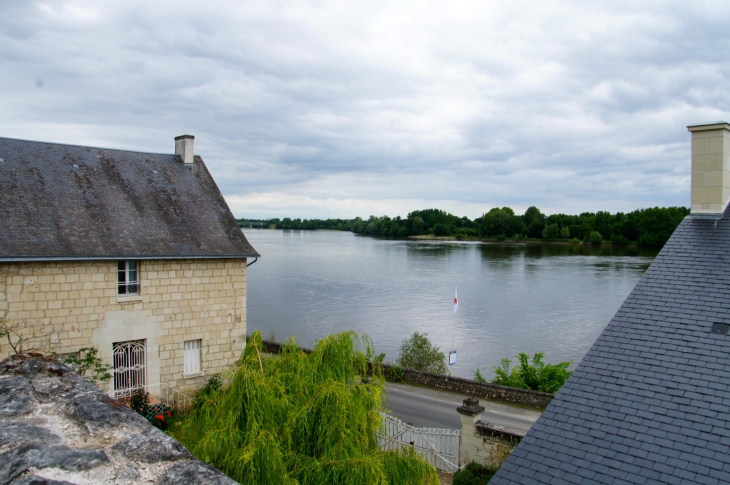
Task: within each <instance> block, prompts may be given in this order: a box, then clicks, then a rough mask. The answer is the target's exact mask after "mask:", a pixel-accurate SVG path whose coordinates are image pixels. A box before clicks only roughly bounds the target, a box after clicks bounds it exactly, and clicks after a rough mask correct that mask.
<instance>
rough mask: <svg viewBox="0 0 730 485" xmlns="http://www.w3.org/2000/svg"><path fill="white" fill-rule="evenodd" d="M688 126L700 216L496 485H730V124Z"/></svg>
mask: <svg viewBox="0 0 730 485" xmlns="http://www.w3.org/2000/svg"><path fill="white" fill-rule="evenodd" d="M688 128H689V131H690V132H691V133H692V189H691V212H690V215H689V216H687V217H686V218H685V219H684V220H683V221H682V223H681V224H680V225H679V227H678V228H677V229H676V231H675V232H674V234H673V235H672V237H671V238H670V239H669V241H668V242H667V244H666V245H665V246H664V248H663V249H662V251H661V252H660V253H659V255H658V256H657V258H656V259H655V260H654V262H653V263H652V264H651V266H650V267H649V269H648V270H647V271H646V273H645V274H644V276H643V277H642V278H641V280H639V282H638V283H637V284H636V286H635V287H634V289H633V290H632V291H631V294H630V295H629V296H628V297H627V298H626V300H625V301H624V303H623V304H622V305H621V308H620V309H619V310H618V312H617V313H616V315H614V317H613V319H611V321H610V322H609V323H608V326H606V328H605V329H604V330H603V333H601V335H600V336H599V337H598V340H596V342H595V343H594V344H593V346H592V347H591V349H590V350H589V351H588V353H587V354H586V356H585V358H584V359H583V360H582V361H581V363H580V365H579V366H578V367H577V368H576V370H575V372H574V373H573V375H572V376H571V377H570V379H569V380H568V382H567V383H566V384H565V386H564V387H563V388H562V389H561V390H560V392H558V393H557V394H556V396H555V398H554V399H553V400H552V402H551V403H550V405H549V406H548V407H547V409H546V410H545V412H544V413H543V414H542V415H541V416H540V418H539V419H538V420H537V422H536V423H535V425H534V426H532V428H531V429H530V431H529V432H528V433H527V435H526V436H525V437H524V438H523V439H522V441H521V442H520V444H519V445H518V446H517V448H516V449H515V450H514V451H513V452H512V454H511V455H510V457H509V458H508V459H507V461H506V462H505V463H504V464H503V465H502V467H501V468H500V470H499V472H498V473H497V474H496V475H495V477H494V478H492V480H491V481H490V482H489V483H490V484H495V485H507V484H521V485H524V484H548V483H549V484H588V483H591V484H599V483H600V484H619V483H620V484H642V485H644V484H667V483H669V484H679V483H682V484H720V483H730V414H729V413H728V409H730V408H729V406H730V386H729V384H730V366H728V356H729V355H730V332H729V330H730V217H725V216H727V215H728V211H729V209H728V204H729V203H730V124H728V123H725V122H719V123H711V124H707V125H695V126H690V127H688Z"/></svg>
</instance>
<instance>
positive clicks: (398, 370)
mask: <svg viewBox="0 0 730 485" xmlns="http://www.w3.org/2000/svg"><path fill="white" fill-rule="evenodd" d="M388 378H389V379H390V380H391V381H393V382H402V381H403V379H405V378H406V374H405V372H403V367H401V366H399V365H398V364H393V365H392V366H390V372H389V373H388Z"/></svg>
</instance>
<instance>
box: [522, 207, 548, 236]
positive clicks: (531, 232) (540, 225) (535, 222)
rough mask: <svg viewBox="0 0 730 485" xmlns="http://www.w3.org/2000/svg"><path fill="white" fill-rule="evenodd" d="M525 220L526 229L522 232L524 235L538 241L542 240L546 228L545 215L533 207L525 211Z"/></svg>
mask: <svg viewBox="0 0 730 485" xmlns="http://www.w3.org/2000/svg"><path fill="white" fill-rule="evenodd" d="M523 219H524V221H525V228H524V229H523V230H522V234H523V235H525V236H527V237H532V238H536V239H539V238H541V237H542V230H543V229H544V228H545V214H543V213H542V212H540V209H538V208H537V207H535V206H534V205H533V206H532V207H529V208H528V209H527V210H526V211H525V215H524V216H523Z"/></svg>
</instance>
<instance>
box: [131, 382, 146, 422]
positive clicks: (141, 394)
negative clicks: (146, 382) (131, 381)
mask: <svg viewBox="0 0 730 485" xmlns="http://www.w3.org/2000/svg"><path fill="white" fill-rule="evenodd" d="M129 407H130V408H132V410H134V411H137V412H138V413H139V414H142V415H144V414H145V412H146V411H147V408H149V407H150V394H149V393H148V392H147V391H145V390H144V388H142V387H140V388H139V389H135V390H134V392H133V393H132V396H131V397H130V398H129Z"/></svg>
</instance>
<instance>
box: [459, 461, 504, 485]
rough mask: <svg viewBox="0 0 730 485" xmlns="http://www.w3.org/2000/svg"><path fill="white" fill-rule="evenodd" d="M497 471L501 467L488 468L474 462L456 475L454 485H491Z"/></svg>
mask: <svg viewBox="0 0 730 485" xmlns="http://www.w3.org/2000/svg"><path fill="white" fill-rule="evenodd" d="M497 470H499V467H497V468H487V467H485V466H484V465H480V464H479V463H476V462H473V461H472V462H471V463H469V464H468V465H466V466H465V467H464V469H462V470H459V471H458V472H456V473H454V482H453V483H454V485H485V484H487V483H489V480H491V479H492V477H493V476H494V474H495V473H497Z"/></svg>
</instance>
